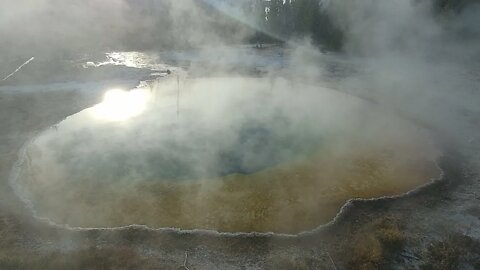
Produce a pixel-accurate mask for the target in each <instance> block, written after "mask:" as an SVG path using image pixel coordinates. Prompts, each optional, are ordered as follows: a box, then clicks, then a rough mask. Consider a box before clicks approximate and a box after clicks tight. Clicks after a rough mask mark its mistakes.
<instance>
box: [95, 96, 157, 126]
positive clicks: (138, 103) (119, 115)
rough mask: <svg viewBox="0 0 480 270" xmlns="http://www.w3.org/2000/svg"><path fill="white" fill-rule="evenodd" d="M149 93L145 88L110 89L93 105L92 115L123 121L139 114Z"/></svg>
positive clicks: (143, 108) (145, 103)
mask: <svg viewBox="0 0 480 270" xmlns="http://www.w3.org/2000/svg"><path fill="white" fill-rule="evenodd" d="M149 98H150V94H149V92H148V91H147V90H145V89H136V90H131V91H124V90H120V89H112V90H109V91H107V92H106V93H105V96H104V99H103V102H102V103H100V104H98V105H96V106H94V107H93V108H92V112H93V114H94V116H96V117H98V118H101V119H104V120H108V121H125V120H128V119H130V118H132V117H135V116H138V115H140V114H141V113H142V112H143V111H144V110H145V108H146V106H147V103H148V100H149Z"/></svg>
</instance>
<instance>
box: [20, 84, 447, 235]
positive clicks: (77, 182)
mask: <svg viewBox="0 0 480 270" xmlns="http://www.w3.org/2000/svg"><path fill="white" fill-rule="evenodd" d="M438 154H439V153H438V151H437V150H436V149H435V148H434V146H433V145H432V144H431V143H430V140H429V136H428V133H427V132H426V131H425V130H423V129H422V128H421V127H418V126H416V125H414V124H412V123H410V122H408V121H406V120H404V119H402V118H400V117H398V116H395V115H394V114H393V113H390V112H388V111H386V110H385V109H382V108H375V106H372V104H369V103H368V102H366V101H363V100H360V99H358V98H354V97H352V96H349V95H345V94H342V93H339V92H336V91H333V90H331V89H326V88H319V87H313V86H308V85H304V84H300V83H296V82H294V81H287V80H285V79H280V78H278V79H263V78H240V77H227V78H199V79H181V80H179V82H177V80H176V79H173V80H170V79H166V80H163V81H160V82H157V83H155V84H153V85H150V86H147V87H145V88H141V89H134V90H130V91H128V92H125V91H121V90H113V91H110V92H109V93H108V94H107V95H106V96H105V101H104V102H103V103H100V104H98V105H96V106H94V107H92V108H89V109H86V110H84V111H82V112H80V113H78V114H75V115H72V116H70V117H69V118H67V119H65V120H64V121H63V122H61V123H59V124H58V125H56V126H55V127H52V128H50V129H48V130H47V131H45V132H43V133H42V134H41V135H40V136H38V137H37V138H36V139H35V140H34V141H32V142H31V143H30V144H29V145H28V146H27V148H26V154H25V156H24V157H23V158H24V161H25V162H23V165H22V168H21V173H20V175H19V178H18V179H17V182H16V188H17V191H18V192H20V193H21V196H22V198H24V199H26V200H28V201H30V203H31V204H30V205H32V207H33V208H34V210H35V212H36V214H37V215H38V216H40V217H45V218H48V219H50V220H51V221H53V222H55V223H58V224H68V225H70V226H74V227H89V228H92V227H118V226H124V225H130V224H142V225H147V226H149V227H151V228H179V229H183V230H189V229H205V230H215V231H220V232H276V233H289V234H296V233H299V232H302V231H307V230H312V229H314V228H316V227H318V226H319V225H321V224H325V223H328V222H329V221H331V220H332V219H333V218H334V217H335V215H336V214H337V213H338V212H339V210H340V208H341V207H342V206H343V205H344V204H345V203H346V201H347V200H349V199H351V198H375V197H380V196H388V195H395V194H401V193H404V192H406V191H408V190H411V189H413V188H415V187H417V186H419V185H421V184H423V183H426V182H428V181H430V180H431V179H432V178H433V177H436V176H437V175H438V174H439V171H438V169H437V167H436V166H435V160H436V158H437V157H438Z"/></svg>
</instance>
